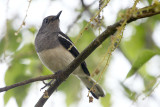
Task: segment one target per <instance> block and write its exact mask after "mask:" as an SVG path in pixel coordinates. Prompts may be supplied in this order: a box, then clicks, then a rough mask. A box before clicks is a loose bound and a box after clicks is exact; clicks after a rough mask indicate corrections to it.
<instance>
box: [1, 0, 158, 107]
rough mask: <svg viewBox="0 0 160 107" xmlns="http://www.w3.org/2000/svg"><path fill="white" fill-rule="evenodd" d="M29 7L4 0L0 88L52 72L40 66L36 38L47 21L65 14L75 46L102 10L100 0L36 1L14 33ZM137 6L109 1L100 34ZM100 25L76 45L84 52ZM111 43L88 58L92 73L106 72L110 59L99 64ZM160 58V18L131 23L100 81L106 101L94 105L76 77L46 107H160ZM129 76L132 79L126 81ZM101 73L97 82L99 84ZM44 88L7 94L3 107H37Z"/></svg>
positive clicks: (147, 1) (21, 0) (20, 0)
mask: <svg viewBox="0 0 160 107" xmlns="http://www.w3.org/2000/svg"><path fill="white" fill-rule="evenodd" d="M83 1H84V4H83V3H82V2H83ZM153 1H154V0H153ZM153 1H152V0H141V1H140V2H139V3H138V4H137V8H142V7H145V6H148V5H151V4H152V3H153ZM155 1H156V0H155ZM104 2H106V0H104ZM28 4H29V2H28V1H27V0H0V7H1V9H0V87H4V86H6V85H11V84H14V83H16V82H19V81H23V80H26V79H29V78H32V77H36V76H41V75H47V74H51V73H52V72H51V71H49V70H48V69H47V68H46V67H44V66H43V65H42V64H41V62H40V60H39V59H38V57H37V54H36V52H35V48H34V38H35V36H36V34H37V31H38V29H39V28H40V26H41V23H42V20H43V18H45V17H46V16H48V15H55V14H57V13H58V12H59V11H61V10H62V11H63V12H62V14H61V16H60V20H61V23H60V27H61V30H62V31H63V32H64V33H66V34H67V35H68V36H69V37H70V38H71V39H72V41H73V42H74V41H75V40H76V37H77V36H78V35H79V34H80V32H81V30H82V29H83V28H84V27H85V26H86V24H87V23H88V22H89V21H90V19H91V18H92V17H93V16H94V15H95V13H96V12H97V11H98V8H99V1H96V0H32V2H31V4H30V7H29V9H28V12H27V17H26V20H25V25H24V26H23V27H22V29H20V32H19V34H18V35H15V32H16V31H17V30H18V28H19V27H20V25H21V24H22V22H23V19H24V17H25V15H26V11H27V8H28ZM82 4H83V5H82ZM133 4H134V0H110V2H109V3H108V5H107V6H106V7H105V8H104V9H103V12H101V17H102V16H103V20H102V21H101V24H100V25H101V30H100V33H101V32H103V31H104V30H105V29H106V27H107V26H109V25H112V24H114V23H115V22H116V21H118V20H120V19H121V17H120V16H121V15H120V14H122V13H124V12H125V9H127V8H131V7H132V6H133ZM86 6H87V8H86ZM78 16H79V17H78ZM92 25H94V26H92ZM100 25H98V24H97V22H96V21H92V22H91V26H90V27H88V28H87V30H85V31H84V32H83V35H82V37H81V38H80V39H79V40H78V42H77V43H76V44H75V45H76V47H77V48H78V50H79V51H80V52H81V51H82V50H83V49H84V48H85V47H86V46H87V45H89V44H90V42H91V41H93V40H94V38H95V37H96V36H98V35H99V30H98V29H99V26H100ZM111 41H112V38H109V39H107V40H106V41H105V42H104V43H103V44H102V45H101V46H100V47H98V48H97V49H96V50H95V51H94V52H93V53H92V54H91V55H90V56H89V57H88V58H87V59H86V62H87V66H88V68H89V70H90V73H93V72H94V70H95V69H96V68H97V67H98V68H99V69H98V70H99V71H102V70H103V68H104V65H105V64H106V60H107V57H106V58H105V59H104V61H103V63H101V64H99V63H100V61H101V59H103V57H104V56H105V55H106V52H107V49H108V47H109V46H110V44H111ZM159 55H160V15H156V16H153V17H149V18H144V19H140V20H137V21H135V22H132V23H130V24H128V25H127V26H126V28H125V30H124V33H123V38H122V41H121V43H120V46H119V47H118V48H117V49H116V50H115V51H114V52H113V53H112V56H111V59H110V62H109V66H108V67H107V69H106V70H105V72H104V73H103V75H102V79H101V80H100V81H98V82H99V84H100V85H101V86H102V87H103V89H104V90H105V93H106V96H105V97H104V98H100V100H96V99H94V101H93V102H92V103H89V101H88V97H87V94H88V90H87V89H86V88H85V86H84V85H83V84H82V83H81V82H80V81H79V80H78V79H77V78H76V77H74V76H72V75H71V76H70V77H69V78H68V79H67V80H66V81H65V82H64V83H63V84H62V85H61V86H60V87H59V88H58V89H57V91H56V92H54V93H53V95H52V96H51V98H49V100H48V101H47V103H46V104H45V105H44V107H52V106H54V107H119V106H120V107H159V105H160V92H159V90H160V86H159V83H160V79H159V77H160V56H159ZM143 62H145V64H144V63H143ZM129 72H130V73H129ZM128 73H129V74H130V75H129V76H128V78H126V76H127V74H128ZM99 75H100V74H98V75H96V76H94V79H95V80H97V78H98V76H99ZM43 86H44V84H43V83H42V82H35V83H32V84H28V85H26V86H22V87H18V88H15V89H12V90H9V91H7V92H2V93H0V107H3V106H4V107H11V106H12V107H21V106H22V107H32V106H34V105H35V103H36V102H37V101H38V99H39V98H40V97H41V95H42V94H43V92H44V90H42V91H40V89H41V88H42V87H43Z"/></svg>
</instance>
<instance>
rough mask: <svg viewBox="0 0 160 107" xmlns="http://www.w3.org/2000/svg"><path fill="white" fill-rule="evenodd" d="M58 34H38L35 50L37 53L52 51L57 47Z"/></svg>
mask: <svg viewBox="0 0 160 107" xmlns="http://www.w3.org/2000/svg"><path fill="white" fill-rule="evenodd" d="M57 35H58V32H54V33H48V32H46V33H43V32H41V33H38V34H37V36H36V38H35V48H36V51H37V52H41V51H43V50H47V49H52V48H55V47H57V46H58V45H60V44H59V42H58V36H57Z"/></svg>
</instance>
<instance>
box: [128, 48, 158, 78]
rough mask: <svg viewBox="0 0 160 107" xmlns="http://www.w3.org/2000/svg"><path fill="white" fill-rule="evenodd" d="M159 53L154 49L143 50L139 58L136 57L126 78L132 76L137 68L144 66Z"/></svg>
mask: <svg viewBox="0 0 160 107" xmlns="http://www.w3.org/2000/svg"><path fill="white" fill-rule="evenodd" d="M156 54H157V53H156V52H155V51H152V50H143V51H141V52H140V53H139V54H138V56H137V58H136V59H135V61H134V62H133V65H132V68H131V69H130V71H129V72H128V74H127V77H126V78H129V77H131V76H132V75H133V74H135V73H136V72H137V70H138V69H139V68H140V67H141V66H143V65H144V64H145V63H146V62H147V61H149V60H150V59H151V58H152V57H153V56H154V55H156Z"/></svg>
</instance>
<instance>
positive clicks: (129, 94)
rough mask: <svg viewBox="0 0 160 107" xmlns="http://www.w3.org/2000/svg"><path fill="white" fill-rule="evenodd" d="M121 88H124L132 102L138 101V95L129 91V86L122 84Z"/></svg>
mask: <svg viewBox="0 0 160 107" xmlns="http://www.w3.org/2000/svg"><path fill="white" fill-rule="evenodd" d="M121 86H122V87H123V89H124V91H125V94H126V96H127V97H128V98H129V99H131V100H132V101H136V99H137V93H136V92H134V91H132V90H131V89H129V88H128V87H127V86H125V85H124V84H123V83H121Z"/></svg>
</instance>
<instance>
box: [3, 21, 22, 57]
mask: <svg viewBox="0 0 160 107" xmlns="http://www.w3.org/2000/svg"><path fill="white" fill-rule="evenodd" d="M6 32H7V33H6V34H5V36H4V37H3V38H2V40H1V41H0V55H1V54H2V53H4V51H6V50H9V51H11V52H12V51H15V50H16V49H17V48H18V47H19V45H20V43H21V40H22V34H21V33H19V34H18V35H16V36H15V32H16V31H15V30H14V29H13V27H12V21H7V31H6Z"/></svg>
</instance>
